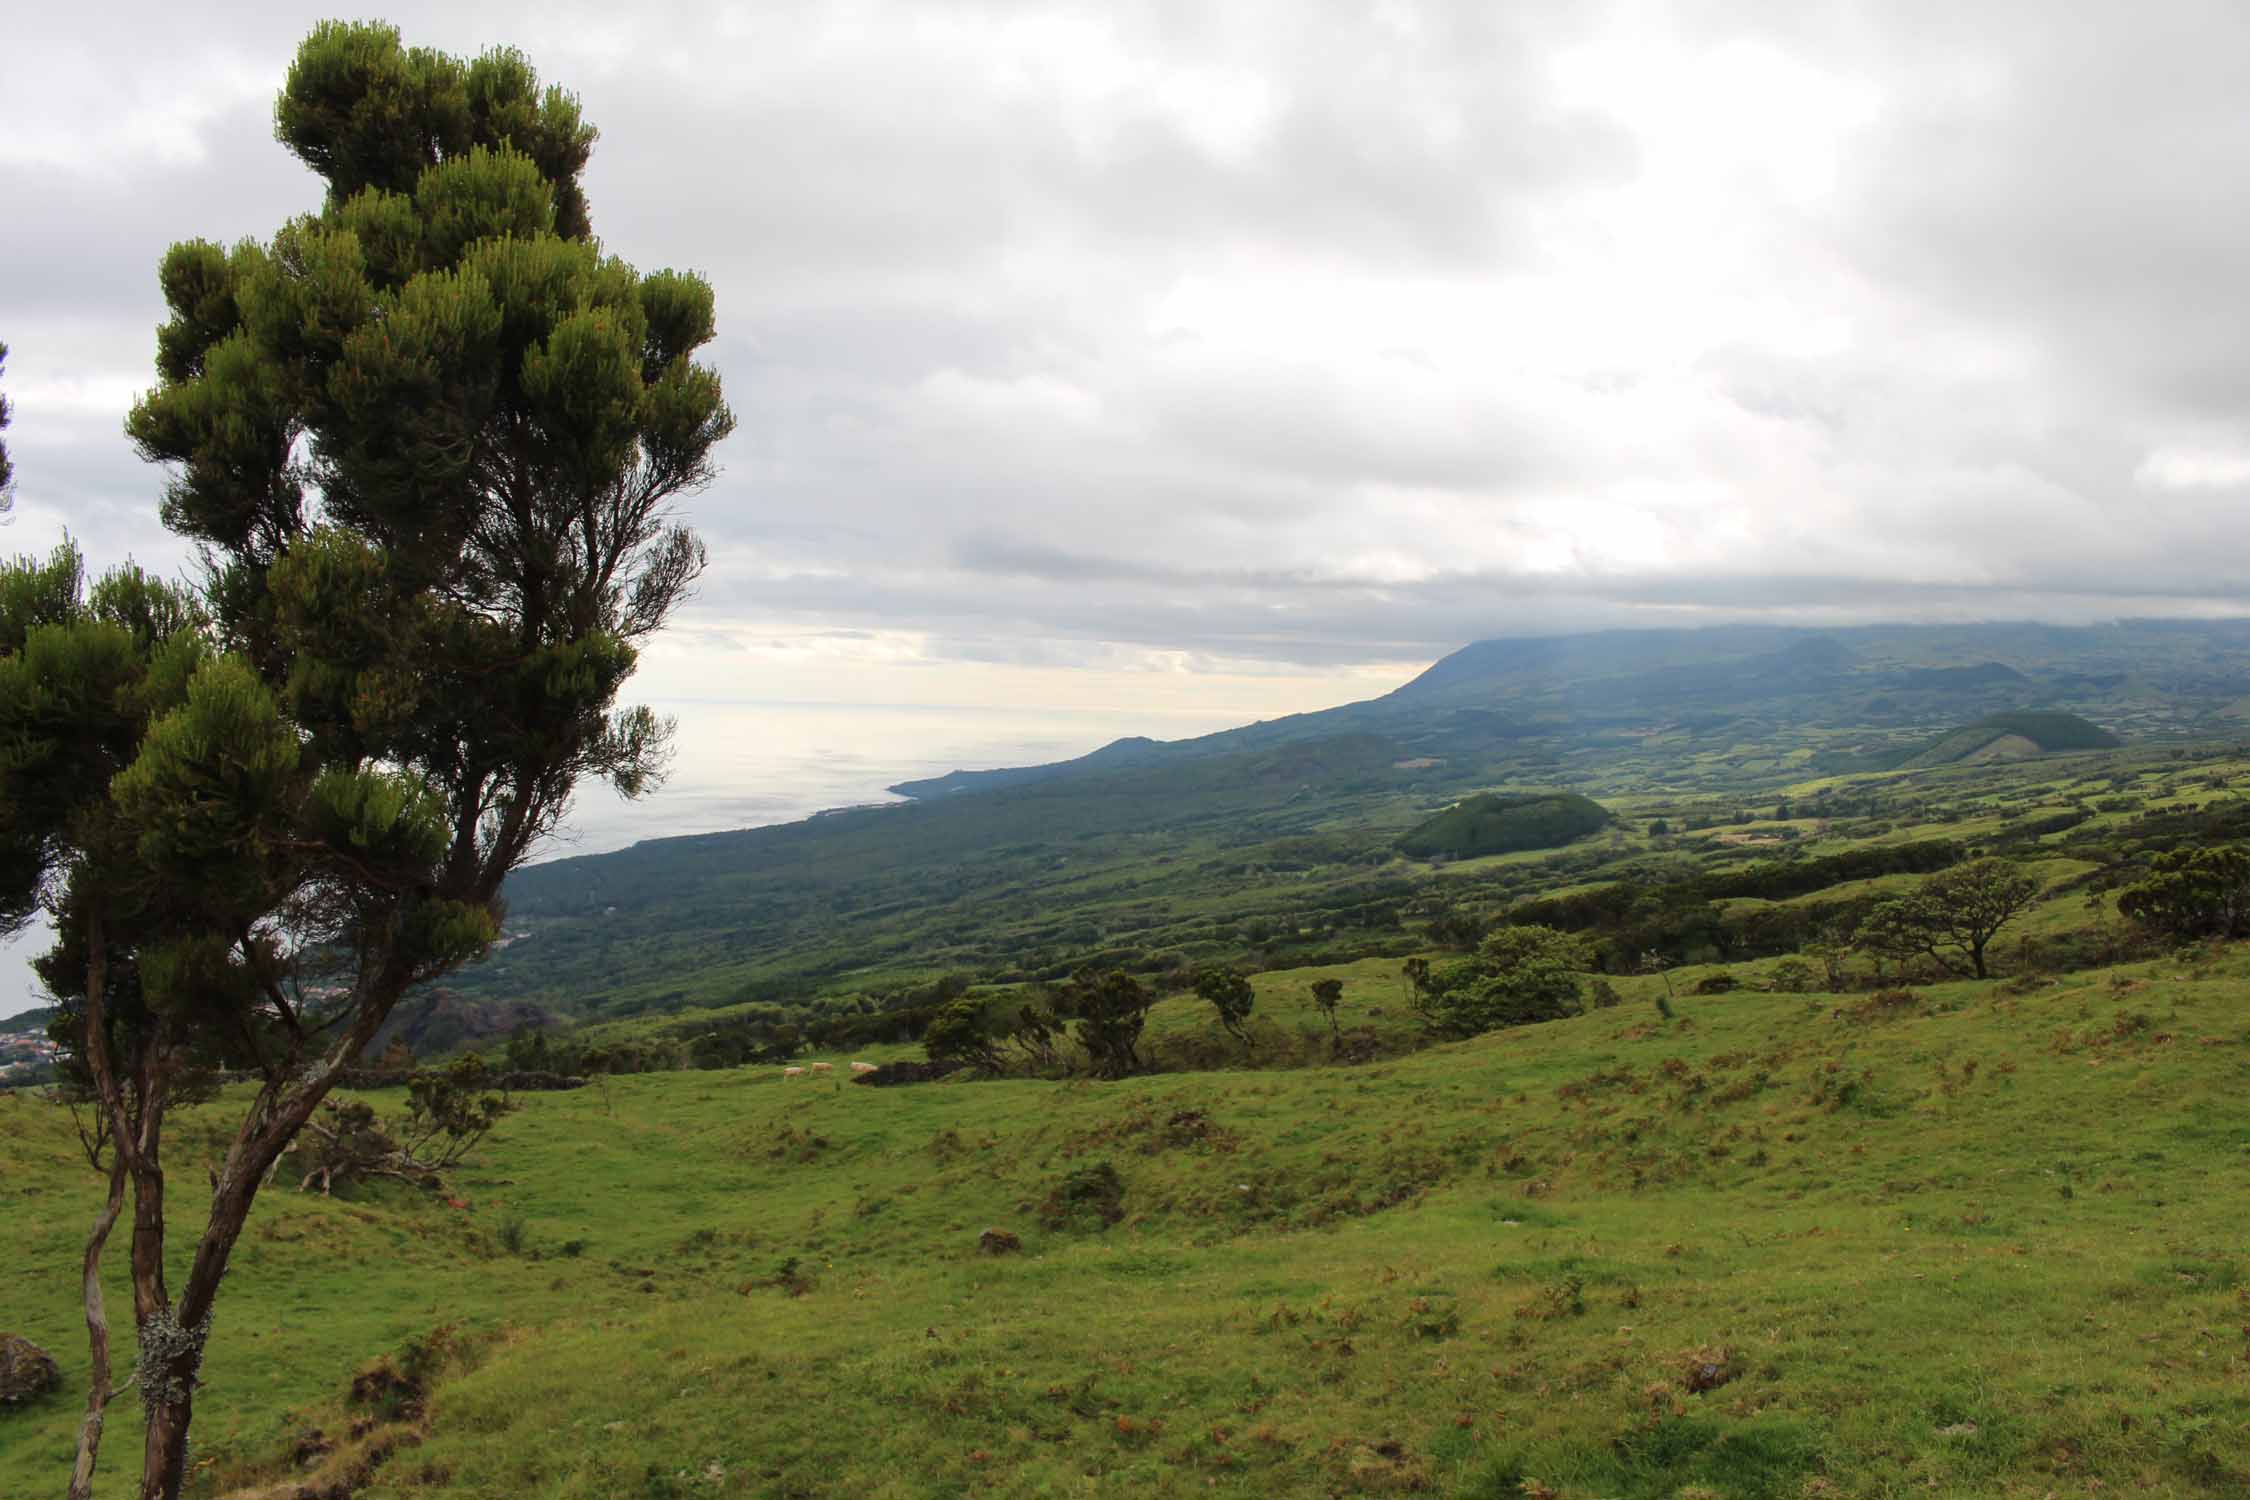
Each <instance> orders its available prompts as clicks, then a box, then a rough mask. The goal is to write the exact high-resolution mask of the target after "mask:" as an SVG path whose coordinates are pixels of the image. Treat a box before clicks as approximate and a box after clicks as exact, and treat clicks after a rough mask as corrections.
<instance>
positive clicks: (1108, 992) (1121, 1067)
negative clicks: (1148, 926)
mask: <svg viewBox="0 0 2250 1500" xmlns="http://www.w3.org/2000/svg"><path fill="white" fill-rule="evenodd" d="M1155 1003H1156V997H1155V996H1154V995H1153V994H1151V993H1149V991H1148V990H1147V989H1146V988H1145V987H1143V986H1142V984H1141V983H1140V981H1139V980H1137V979H1135V978H1134V977H1133V976H1132V975H1130V974H1128V973H1126V972H1125V971H1124V970H1123V969H1094V968H1085V969H1080V970H1079V971H1078V972H1077V973H1076V974H1073V975H1072V976H1071V977H1070V983H1068V984H1067V985H1064V986H1063V987H1062V988H1061V989H1060V990H1058V991H1056V992H1055V997H1054V1013H1055V1014H1056V1015H1057V1016H1060V1017H1063V1018H1066V1019H1068V1020H1070V1021H1071V1022H1072V1023H1073V1033H1072V1034H1073V1035H1074V1036H1075V1037H1076V1038H1077V1040H1078V1045H1079V1046H1081V1047H1083V1048H1085V1049H1086V1057H1087V1061H1088V1062H1089V1063H1090V1064H1091V1065H1092V1067H1093V1070H1094V1076H1095V1077H1097V1078H1123V1077H1125V1076H1126V1075H1127V1074H1129V1073H1131V1072H1133V1071H1135V1070H1136V1069H1138V1068H1139V1067H1140V1065H1141V1054H1140V1041H1141V1028H1142V1027H1143V1026H1145V1025H1146V1024H1147V1023H1148V1012H1149V1007H1150V1006H1151V1005H1154V1004H1155Z"/></svg>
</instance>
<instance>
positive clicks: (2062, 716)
mask: <svg viewBox="0 0 2250 1500" xmlns="http://www.w3.org/2000/svg"><path fill="white" fill-rule="evenodd" d="M2121 743H2123V742H2122V741H2121V740H2119V739H2118V738H2117V736H2116V735H2114V734H2111V733H2110V732H2109V731H2108V730H2106V729H2104V728H2102V727H2101V726H2100V725H2099V724H2095V723H2092V722H2091V721H2089V720H2086V719H2081V718H2080V717H2078V715H2076V714H2066V713H2058V712H2054V711H2051V710H2038V709H2018V710H2014V711H2011V712H2008V713H1997V714H1993V715H1992V716H1991V717H1989V718H1984V719H1979V720H1977V722H1976V723H1974V724H1966V725H1963V726H1962V727H1961V728H1959V729H1956V730H1953V731H1951V732H1950V733H1947V734H1943V735H1940V736H1938V738H1936V739H1934V740H1932V741H1930V742H1929V743H1928V744H1926V745H1923V746H1922V747H1921V748H1919V749H1917V750H1915V751H1913V752H1911V753H1909V754H1908V755H1906V756H1904V757H1902V758H1901V759H1900V760H1899V761H1898V765H1899V766H1900V767H1902V768H1904V769H1909V770H1918V769H1921V768H1923V767H1926V766H1952V765H1959V764H1961V763H1963V762H1964V761H1972V760H2013V759H2017V758H2019V757H2022V756H2027V755H2044V754H2049V753H2052V752H2054V751H2057V750H2108V749H2112V748H2114V747H2115V746H2117V745H2119V744H2121Z"/></svg>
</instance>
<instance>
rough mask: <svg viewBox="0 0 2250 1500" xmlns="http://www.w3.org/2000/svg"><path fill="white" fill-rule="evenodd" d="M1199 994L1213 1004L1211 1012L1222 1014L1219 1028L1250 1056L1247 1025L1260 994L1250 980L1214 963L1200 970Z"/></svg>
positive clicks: (1196, 986) (1196, 977) (1197, 990)
mask: <svg viewBox="0 0 2250 1500" xmlns="http://www.w3.org/2000/svg"><path fill="white" fill-rule="evenodd" d="M1195 993H1196V994H1197V995H1199V996H1200V997H1202V998H1203V999H1205V1000H1207V1001H1209V1002H1210V1004H1211V1009H1212V1010H1214V1011H1216V1012H1217V1013H1218V1017H1219V1025H1220V1026H1222V1027H1224V1028H1225V1030H1226V1033H1227V1035H1228V1036H1231V1037H1233V1038H1234V1039H1235V1040H1236V1041H1238V1042H1240V1043H1242V1050H1243V1052H1244V1053H1245V1054H1247V1053H1248V1052H1249V1051H1250V1033H1249V1032H1248V1031H1246V1030H1244V1026H1245V1024H1246V1023H1247V1022H1248V1021H1249V1019H1250V1012H1251V1011H1252V1010H1253V1009H1255V1008H1256V1006H1257V1004H1258V992H1257V991H1256V990H1254V989H1252V988H1251V987H1250V981H1249V980H1247V979H1245V978H1244V977H1243V976H1242V975H1241V974H1240V973H1238V972H1236V971H1235V970H1233V969H1230V968H1227V967H1226V966H1225V965H1224V964H1210V965H1207V966H1205V967H1204V968H1201V969H1198V970H1197V971H1196V974H1195Z"/></svg>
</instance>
